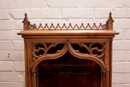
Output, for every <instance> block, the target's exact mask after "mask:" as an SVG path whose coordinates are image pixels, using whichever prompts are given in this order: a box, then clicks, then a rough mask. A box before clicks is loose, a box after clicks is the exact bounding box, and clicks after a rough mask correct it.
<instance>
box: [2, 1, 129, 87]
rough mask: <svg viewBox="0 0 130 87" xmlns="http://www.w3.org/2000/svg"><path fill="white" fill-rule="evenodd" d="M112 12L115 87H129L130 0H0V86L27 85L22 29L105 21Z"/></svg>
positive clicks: (21, 86)
mask: <svg viewBox="0 0 130 87" xmlns="http://www.w3.org/2000/svg"><path fill="white" fill-rule="evenodd" d="M110 11H111V12H112V13H113V15H112V16H113V19H114V20H115V22H114V30H116V31H118V32H120V34H119V35H118V36H116V38H115V39H114V44H113V81H112V83H113V84H112V85H113V87H130V0H0V87H25V85H24V55H23V40H22V38H21V37H20V36H18V35H17V33H18V32H20V31H21V30H22V28H23V27H22V20H23V18H24V13H25V12H26V13H27V14H28V16H29V18H30V21H31V22H32V23H35V22H36V23H40V22H41V23H43V24H44V23H49V24H50V23H54V24H56V23H61V24H62V23H64V22H65V23H72V24H75V23H78V24H80V23H88V22H90V23H93V22H96V23H99V22H102V23H105V22H106V20H107V18H108V14H109V12H110Z"/></svg>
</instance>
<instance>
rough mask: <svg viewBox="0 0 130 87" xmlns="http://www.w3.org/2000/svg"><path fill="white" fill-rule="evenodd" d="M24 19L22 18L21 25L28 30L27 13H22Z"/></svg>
mask: <svg viewBox="0 0 130 87" xmlns="http://www.w3.org/2000/svg"><path fill="white" fill-rule="evenodd" d="M24 16H25V17H24V20H23V25H24V30H28V29H29V24H30V22H29V20H28V16H27V13H25V14H24Z"/></svg>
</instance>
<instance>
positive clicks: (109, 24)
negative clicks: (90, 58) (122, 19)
mask: <svg viewBox="0 0 130 87" xmlns="http://www.w3.org/2000/svg"><path fill="white" fill-rule="evenodd" d="M113 22H114V20H113V18H112V13H111V12H110V13H109V17H108V20H107V23H106V24H107V29H108V30H112V29H113Z"/></svg>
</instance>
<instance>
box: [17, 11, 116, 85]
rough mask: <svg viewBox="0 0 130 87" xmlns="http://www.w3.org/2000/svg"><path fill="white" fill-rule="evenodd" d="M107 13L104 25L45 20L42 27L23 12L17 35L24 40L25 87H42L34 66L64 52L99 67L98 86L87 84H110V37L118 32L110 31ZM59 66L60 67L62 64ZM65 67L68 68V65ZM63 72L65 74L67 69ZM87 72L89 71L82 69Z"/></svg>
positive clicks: (60, 55)
mask: <svg viewBox="0 0 130 87" xmlns="http://www.w3.org/2000/svg"><path fill="white" fill-rule="evenodd" d="M111 15H112V13H110V14H109V18H108V20H107V22H106V24H102V23H100V24H99V25H98V26H97V25H96V24H95V23H94V24H93V25H92V26H91V25H90V24H89V23H88V24H86V25H85V24H83V23H81V25H77V24H75V25H74V26H73V25H72V24H71V23H70V24H69V25H66V24H65V23H64V24H63V25H60V24H59V23H58V24H57V25H56V26H55V25H54V24H53V23H52V24H51V25H50V26H49V25H48V24H47V23H46V24H45V25H44V26H43V25H42V24H39V25H38V26H37V25H36V24H31V23H30V22H29V20H28V17H27V14H26V13H25V18H24V20H23V28H24V30H23V31H21V32H20V33H18V35H22V37H23V38H24V43H25V78H26V87H42V86H41V85H43V84H41V83H39V82H41V81H45V80H44V79H43V78H42V80H40V79H39V80H38V75H35V73H37V71H38V70H37V69H38V66H39V67H40V65H42V64H41V63H42V62H44V61H48V60H54V59H59V58H62V57H63V56H64V55H66V53H69V54H70V55H71V56H73V57H74V58H77V59H82V60H90V61H93V62H95V63H96V66H97V65H98V66H99V67H100V68H101V70H98V71H101V74H102V75H101V76H100V75H99V76H100V79H101V81H100V83H99V85H98V86H96V85H95V86H94V85H90V86H92V87H111V79H112V78H111V76H112V75H111V74H112V39H113V37H114V35H116V34H118V32H116V31H114V30H113V22H114V21H113V19H112V16H111ZM39 64H40V65H39ZM43 64H44V63H43ZM54 65H55V64H54ZM59 65H62V67H63V64H59ZM65 66H70V67H71V66H72V65H65ZM64 69H66V68H64ZM48 73H50V72H48ZM63 73H67V74H68V72H62V74H63ZM73 73H74V72H71V73H70V74H73ZM87 73H89V72H85V74H87ZM39 78H40V77H39ZM70 78H71V77H70ZM38 81H39V82H38ZM48 81H49V80H48ZM97 82H98V81H97ZM50 84H51V83H50ZM95 84H97V83H95ZM87 85H88V84H87ZM87 85H86V86H87ZM72 86H73V85H72ZM86 86H84V87H86ZM48 87H50V86H48ZM54 87H55V86H54ZM58 87H60V86H58ZM67 87H69V86H67ZM77 87H79V86H77Z"/></svg>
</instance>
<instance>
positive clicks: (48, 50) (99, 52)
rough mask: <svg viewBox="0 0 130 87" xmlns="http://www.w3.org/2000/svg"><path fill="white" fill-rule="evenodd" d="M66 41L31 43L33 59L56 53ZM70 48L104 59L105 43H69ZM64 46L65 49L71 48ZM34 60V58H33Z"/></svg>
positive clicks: (62, 47)
mask: <svg viewBox="0 0 130 87" xmlns="http://www.w3.org/2000/svg"><path fill="white" fill-rule="evenodd" d="M65 44H67V43H34V44H32V55H33V57H34V58H35V59H37V58H39V57H42V56H47V55H48V54H54V55H55V54H56V53H58V52H60V51H61V50H62V49H64V45H65ZM69 45H70V46H71V48H72V50H73V51H74V52H76V53H80V54H88V55H91V56H93V57H97V58H100V59H101V60H104V55H105V43H99V42H97V43H92V42H88V43H69ZM71 48H69V47H65V49H71ZM86 57H87V56H86ZM33 60H34V59H33Z"/></svg>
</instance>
